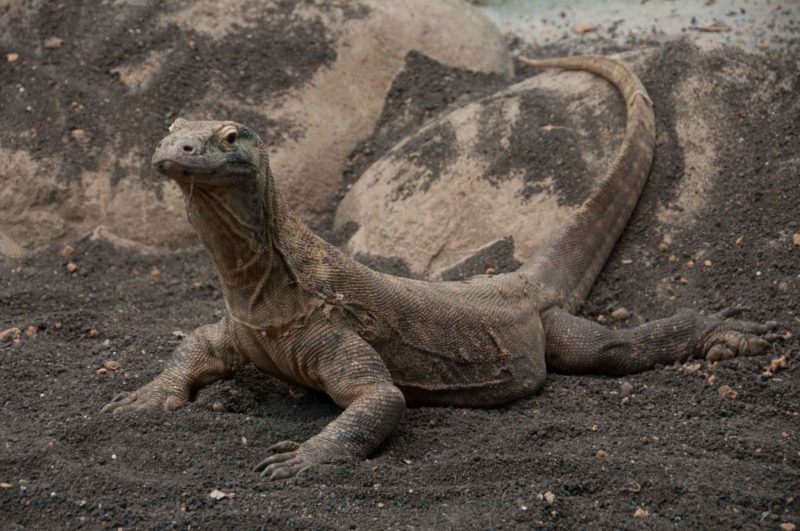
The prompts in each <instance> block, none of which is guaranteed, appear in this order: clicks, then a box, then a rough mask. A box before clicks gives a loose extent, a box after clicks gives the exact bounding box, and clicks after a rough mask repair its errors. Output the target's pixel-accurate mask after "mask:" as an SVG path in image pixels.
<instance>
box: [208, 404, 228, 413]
mask: <svg viewBox="0 0 800 531" xmlns="http://www.w3.org/2000/svg"><path fill="white" fill-rule="evenodd" d="M211 410H212V411H214V412H216V413H222V412H224V411H225V404H223V403H222V402H214V403H213V404H212V405H211Z"/></svg>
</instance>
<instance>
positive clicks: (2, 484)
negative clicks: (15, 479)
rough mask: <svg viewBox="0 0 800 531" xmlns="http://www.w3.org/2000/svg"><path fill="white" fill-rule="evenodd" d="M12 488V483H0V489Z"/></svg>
mask: <svg viewBox="0 0 800 531" xmlns="http://www.w3.org/2000/svg"><path fill="white" fill-rule="evenodd" d="M11 488H14V485H12V484H11V483H0V489H11Z"/></svg>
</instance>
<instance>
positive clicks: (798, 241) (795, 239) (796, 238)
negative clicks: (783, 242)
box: [792, 234, 800, 247]
mask: <svg viewBox="0 0 800 531" xmlns="http://www.w3.org/2000/svg"><path fill="white" fill-rule="evenodd" d="M792 243H794V244H795V246H797V247H800V234H794V235H793V236H792Z"/></svg>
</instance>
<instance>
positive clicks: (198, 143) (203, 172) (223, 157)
mask: <svg viewBox="0 0 800 531" xmlns="http://www.w3.org/2000/svg"><path fill="white" fill-rule="evenodd" d="M259 147H260V146H259V140H258V136H257V135H256V134H255V133H253V132H252V131H251V130H250V129H248V128H247V127H245V126H243V125H241V124H237V123H235V122H211V121H204V122H189V121H187V120H183V119H180V118H179V119H178V120H176V121H175V123H174V124H172V127H170V134H169V135H167V136H166V137H165V138H164V139H163V140H161V142H160V143H159V144H158V146H157V147H156V150H155V153H154V154H153V159H152V165H153V167H154V168H155V169H156V170H158V171H159V172H160V173H162V174H163V175H165V176H167V177H170V178H172V179H175V180H185V181H189V180H191V181H192V183H193V184H194V185H196V186H204V185H206V186H225V185H228V186H233V185H237V184H240V182H241V179H242V178H251V179H255V177H256V175H257V174H258V169H259V167H260V166H261V163H262V161H261V160H259V159H260V157H259V156H258V155H259V154H260V153H261V150H260V149H259Z"/></svg>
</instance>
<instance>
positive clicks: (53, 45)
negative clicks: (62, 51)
mask: <svg viewBox="0 0 800 531" xmlns="http://www.w3.org/2000/svg"><path fill="white" fill-rule="evenodd" d="M62 46H64V39H61V38H59V37H48V38H46V39H45V40H44V47H45V48H47V49H48V50H57V49H59V48H61V47H62Z"/></svg>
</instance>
